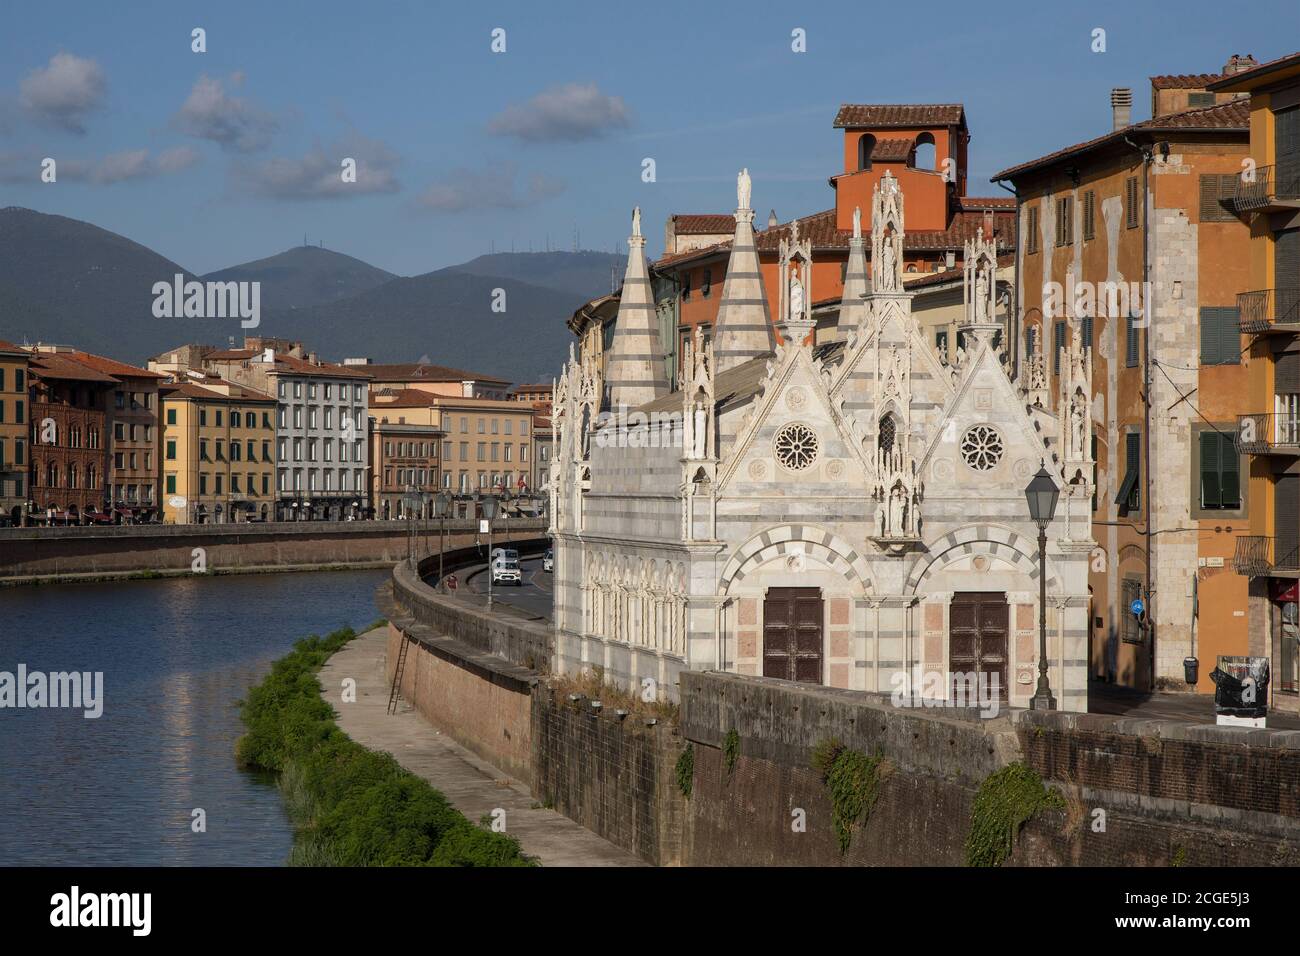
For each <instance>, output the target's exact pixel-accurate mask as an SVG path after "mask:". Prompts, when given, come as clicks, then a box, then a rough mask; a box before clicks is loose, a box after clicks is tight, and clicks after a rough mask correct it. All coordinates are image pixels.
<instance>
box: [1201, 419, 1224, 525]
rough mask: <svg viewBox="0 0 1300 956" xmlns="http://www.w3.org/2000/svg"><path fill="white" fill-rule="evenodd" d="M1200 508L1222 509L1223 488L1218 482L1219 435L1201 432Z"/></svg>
mask: <svg viewBox="0 0 1300 956" xmlns="http://www.w3.org/2000/svg"><path fill="white" fill-rule="evenodd" d="M1201 507H1202V508H1221V507H1223V486H1222V483H1221V482H1220V480H1219V435H1218V433H1217V432H1210V431H1205V432H1201Z"/></svg>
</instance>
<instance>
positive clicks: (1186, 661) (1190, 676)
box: [1183, 657, 1201, 684]
mask: <svg viewBox="0 0 1300 956" xmlns="http://www.w3.org/2000/svg"><path fill="white" fill-rule="evenodd" d="M1200 670H1201V662H1200V661H1199V660H1197V659H1196V658H1195V657H1184V658H1183V679H1184V680H1186V681H1187V683H1189V684H1195V683H1196V680H1197V676H1198V675H1199V673H1200Z"/></svg>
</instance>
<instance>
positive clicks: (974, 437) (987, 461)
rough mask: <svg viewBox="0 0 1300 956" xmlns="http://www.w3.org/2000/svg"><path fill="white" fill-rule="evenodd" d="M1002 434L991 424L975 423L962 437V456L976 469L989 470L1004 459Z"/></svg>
mask: <svg viewBox="0 0 1300 956" xmlns="http://www.w3.org/2000/svg"><path fill="white" fill-rule="evenodd" d="M1003 451H1004V448H1003V445H1002V436H1001V435H999V434H998V433H997V431H996V429H994V428H992V427H991V426H989V425H975V426H974V427H972V428H968V429H967V430H966V434H965V435H963V436H962V439H961V456H962V458H964V459H965V461H966V464H968V465H970V466H971V467H972V468H974V469H975V470H976V471H989V470H991V469H993V468H995V467H997V463H998V462H1000V461H1001V460H1002V452H1003Z"/></svg>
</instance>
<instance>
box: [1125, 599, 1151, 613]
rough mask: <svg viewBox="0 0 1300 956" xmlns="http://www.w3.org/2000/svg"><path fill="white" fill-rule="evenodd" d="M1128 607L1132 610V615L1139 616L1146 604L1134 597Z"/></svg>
mask: <svg viewBox="0 0 1300 956" xmlns="http://www.w3.org/2000/svg"><path fill="white" fill-rule="evenodd" d="M1128 609H1129V610H1130V611H1132V612H1133V614H1134V616H1136V617H1141V616H1142V612H1143V611H1145V610H1146V609H1147V606H1146V605H1145V604H1143V603H1142V599H1141V598H1135V599H1134V600H1133V603H1132V604H1130V605H1129V606H1128Z"/></svg>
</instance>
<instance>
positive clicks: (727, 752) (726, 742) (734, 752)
mask: <svg viewBox="0 0 1300 956" xmlns="http://www.w3.org/2000/svg"><path fill="white" fill-rule="evenodd" d="M722 755H723V757H725V758H726V761H727V773H731V771H733V770H735V769H736V759H737V758H738V757H739V756H740V734H738V733H736V728H735V727H732V728H731V729H730V730H728V731H727V736H726V737H725V738H724V739H723V741H722Z"/></svg>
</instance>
